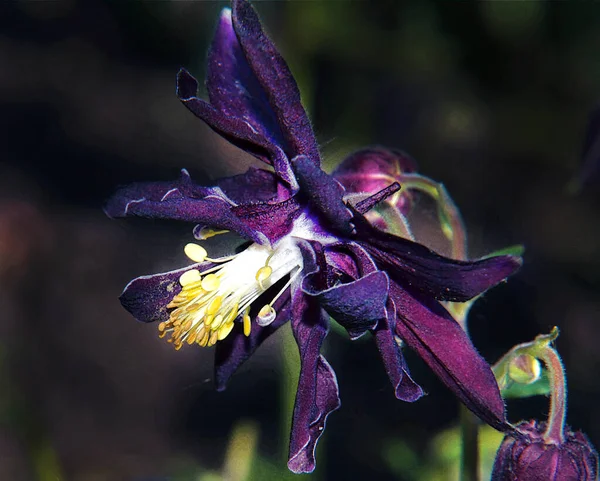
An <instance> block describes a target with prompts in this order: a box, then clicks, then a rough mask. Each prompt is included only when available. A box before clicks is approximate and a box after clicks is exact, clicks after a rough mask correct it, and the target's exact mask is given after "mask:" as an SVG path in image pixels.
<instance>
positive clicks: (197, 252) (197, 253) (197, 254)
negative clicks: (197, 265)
mask: <svg viewBox="0 0 600 481" xmlns="http://www.w3.org/2000/svg"><path fill="white" fill-rule="evenodd" d="M183 252H185V255H186V256H188V257H189V258H190V260H192V261H194V262H204V259H206V257H207V256H208V252H206V249H205V248H204V247H202V246H201V245H198V244H192V243H190V244H186V246H185V247H184V248H183Z"/></svg>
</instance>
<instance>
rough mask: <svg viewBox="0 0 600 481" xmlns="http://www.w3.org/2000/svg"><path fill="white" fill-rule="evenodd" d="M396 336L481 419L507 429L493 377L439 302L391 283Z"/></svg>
mask: <svg viewBox="0 0 600 481" xmlns="http://www.w3.org/2000/svg"><path fill="white" fill-rule="evenodd" d="M390 297H392V299H393V301H394V304H395V306H396V314H397V320H396V332H397V334H398V335H399V336H400V338H401V339H402V340H403V341H404V342H406V344H407V345H408V346H409V347H410V348H411V349H413V350H414V351H416V352H417V354H419V356H421V358H422V359H423V360H424V361H425V362H426V363H427V364H428V365H429V367H430V368H431V369H432V370H433V371H434V372H435V374H437V376H438V377H439V378H440V379H441V380H442V382H443V383H444V384H446V386H448V387H449V388H450V389H451V390H452V391H453V392H454V394H455V395H456V396H457V397H458V398H459V399H460V400H461V401H462V402H463V403H464V404H465V405H466V406H467V407H468V408H469V409H470V410H471V411H473V412H474V413H475V414H476V415H477V416H478V417H479V418H481V419H482V420H484V421H485V422H486V423H488V424H489V425H490V426H492V427H494V428H496V429H498V430H506V429H508V425H507V422H506V418H505V415H504V402H503V401H502V397H501V396H500V391H499V390H498V385H497V383H496V379H495V378H494V374H493V373H492V370H491V368H490V366H489V365H488V363H487V362H486V361H485V360H484V359H483V358H482V357H481V356H480V355H479V353H478V352H477V350H476V349H475V347H474V346H473V344H472V343H471V341H470V339H469V337H468V336H467V334H466V333H465V331H464V330H463V329H462V328H461V327H460V326H459V325H458V323H457V322H456V321H455V320H454V319H452V316H450V314H448V312H447V311H446V310H445V309H444V308H443V307H442V306H441V305H440V304H439V303H437V302H435V301H433V300H431V299H429V298H428V297H427V296H424V295H422V294H415V293H413V292H409V291H408V290H406V289H403V288H401V287H400V286H398V285H396V284H394V283H392V284H391V287H390Z"/></svg>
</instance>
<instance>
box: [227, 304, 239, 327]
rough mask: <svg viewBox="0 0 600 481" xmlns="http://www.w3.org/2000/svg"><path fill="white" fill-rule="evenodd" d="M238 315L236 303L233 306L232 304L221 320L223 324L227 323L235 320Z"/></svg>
mask: <svg viewBox="0 0 600 481" xmlns="http://www.w3.org/2000/svg"><path fill="white" fill-rule="evenodd" d="M237 315H238V305H237V304H236V305H235V306H233V307H232V308H231V311H229V314H227V316H225V320H224V321H223V324H229V323H230V322H233V321H234V320H235V318H236V317H237Z"/></svg>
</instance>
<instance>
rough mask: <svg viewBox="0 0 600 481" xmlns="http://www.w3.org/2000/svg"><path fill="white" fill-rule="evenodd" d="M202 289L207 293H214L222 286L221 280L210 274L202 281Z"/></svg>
mask: <svg viewBox="0 0 600 481" xmlns="http://www.w3.org/2000/svg"><path fill="white" fill-rule="evenodd" d="M201 285H202V289H204V290H205V291H206V292H212V291H215V290H217V289H218V288H219V286H220V285H221V281H220V279H219V278H218V277H217V276H216V275H215V274H208V275H207V276H206V277H205V278H204V279H202V283H201Z"/></svg>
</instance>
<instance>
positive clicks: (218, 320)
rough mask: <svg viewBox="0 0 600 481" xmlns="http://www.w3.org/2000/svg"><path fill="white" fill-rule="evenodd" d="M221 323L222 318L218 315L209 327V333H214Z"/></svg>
mask: <svg viewBox="0 0 600 481" xmlns="http://www.w3.org/2000/svg"><path fill="white" fill-rule="evenodd" d="M222 323H223V316H222V315H221V314H218V315H217V316H216V317H215V319H214V321H213V322H212V324H211V325H210V329H211V331H216V330H217V329H218V328H219V327H220V326H221V324H222Z"/></svg>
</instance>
